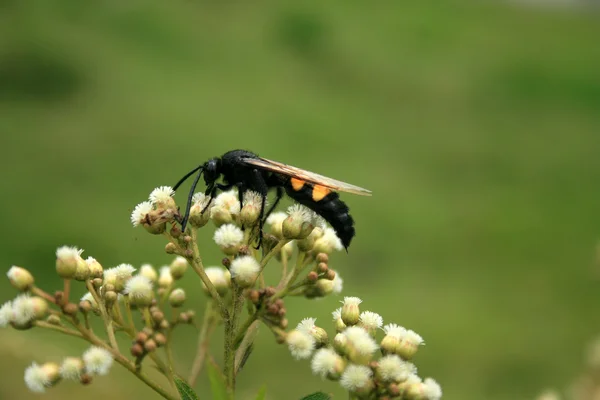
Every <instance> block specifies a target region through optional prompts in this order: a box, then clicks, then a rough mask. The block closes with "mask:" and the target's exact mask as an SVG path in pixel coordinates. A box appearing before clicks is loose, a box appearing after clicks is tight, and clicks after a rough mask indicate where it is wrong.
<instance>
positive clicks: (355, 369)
mask: <svg viewBox="0 0 600 400" xmlns="http://www.w3.org/2000/svg"><path fill="white" fill-rule="evenodd" d="M372 376H373V372H372V371H371V368H369V367H367V366H364V365H354V364H351V365H348V367H346V370H345V371H344V373H343V374H342V378H341V379H340V384H341V385H342V387H343V388H344V389H346V390H348V391H350V392H354V391H356V390H359V389H361V388H364V387H366V386H367V385H369V383H370V381H371V377H372Z"/></svg>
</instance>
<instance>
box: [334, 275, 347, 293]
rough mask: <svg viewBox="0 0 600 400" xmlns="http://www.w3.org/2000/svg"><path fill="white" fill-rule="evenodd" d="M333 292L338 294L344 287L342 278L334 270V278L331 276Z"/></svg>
mask: <svg viewBox="0 0 600 400" xmlns="http://www.w3.org/2000/svg"><path fill="white" fill-rule="evenodd" d="M331 282H332V283H333V293H335V294H340V293H342V289H343V288H344V280H343V279H342V277H341V276H340V274H339V272H337V271H335V278H333V281H331Z"/></svg>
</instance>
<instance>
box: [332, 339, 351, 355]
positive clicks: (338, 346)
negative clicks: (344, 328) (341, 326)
mask: <svg viewBox="0 0 600 400" xmlns="http://www.w3.org/2000/svg"><path fill="white" fill-rule="evenodd" d="M333 348H334V349H335V351H336V352H337V353H338V354H339V355H341V356H344V355H346V354H348V352H349V350H350V348H349V347H348V338H347V337H346V336H345V335H344V334H343V333H338V334H337V335H335V337H334V338H333Z"/></svg>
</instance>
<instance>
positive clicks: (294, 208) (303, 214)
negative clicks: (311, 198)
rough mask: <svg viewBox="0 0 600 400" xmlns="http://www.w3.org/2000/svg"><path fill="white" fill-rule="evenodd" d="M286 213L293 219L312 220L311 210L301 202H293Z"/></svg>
mask: <svg viewBox="0 0 600 400" xmlns="http://www.w3.org/2000/svg"><path fill="white" fill-rule="evenodd" d="M287 213H288V215H289V216H290V217H291V218H293V219H294V220H298V221H302V222H312V220H313V215H314V213H313V211H312V210H310V209H309V208H307V207H305V206H303V205H301V204H293V205H291V206H290V207H288V209H287Z"/></svg>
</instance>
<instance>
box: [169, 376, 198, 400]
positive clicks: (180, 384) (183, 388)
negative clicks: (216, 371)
mask: <svg viewBox="0 0 600 400" xmlns="http://www.w3.org/2000/svg"><path fill="white" fill-rule="evenodd" d="M175 386H177V391H178V392H179V395H180V396H181V400H198V395H197V394H196V392H194V389H192V388H191V387H190V385H188V384H187V383H186V382H185V381H184V380H183V379H181V378H178V377H175Z"/></svg>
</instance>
